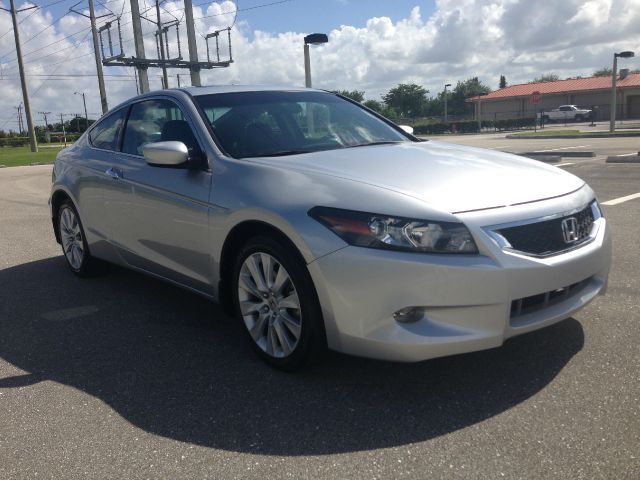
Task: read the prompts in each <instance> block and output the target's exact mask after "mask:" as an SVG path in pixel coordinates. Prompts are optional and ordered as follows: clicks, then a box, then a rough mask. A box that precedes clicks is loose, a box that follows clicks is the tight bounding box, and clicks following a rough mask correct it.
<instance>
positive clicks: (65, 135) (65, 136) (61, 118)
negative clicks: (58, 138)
mask: <svg viewBox="0 0 640 480" xmlns="http://www.w3.org/2000/svg"><path fill="white" fill-rule="evenodd" d="M60 124H61V125H62V138H63V140H64V146H65V147H66V146H67V132H65V130H64V118H63V117H62V113H61V114H60Z"/></svg>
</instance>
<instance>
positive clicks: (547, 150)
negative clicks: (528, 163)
mask: <svg viewBox="0 0 640 480" xmlns="http://www.w3.org/2000/svg"><path fill="white" fill-rule="evenodd" d="M590 146H591V145H577V146H575V147H560V148H548V149H546V150H534V151H533V153H543V152H557V151H558V150H571V149H572V148H587V147H590Z"/></svg>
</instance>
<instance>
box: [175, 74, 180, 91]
mask: <svg viewBox="0 0 640 480" xmlns="http://www.w3.org/2000/svg"><path fill="white" fill-rule="evenodd" d="M176 78H177V79H178V88H180V74H179V73H176Z"/></svg>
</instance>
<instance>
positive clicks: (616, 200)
mask: <svg viewBox="0 0 640 480" xmlns="http://www.w3.org/2000/svg"><path fill="white" fill-rule="evenodd" d="M635 198H640V193H634V194H632V195H627V196H626V197H620V198H614V199H613V200H609V201H608V202H602V205H618V204H619V203H624V202H628V201H629V200H633V199H635Z"/></svg>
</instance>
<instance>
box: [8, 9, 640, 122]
mask: <svg viewBox="0 0 640 480" xmlns="http://www.w3.org/2000/svg"><path fill="white" fill-rule="evenodd" d="M121 2H122V0H112V1H110V2H108V3H107V5H108V6H109V7H110V8H111V9H112V10H113V11H114V12H117V13H120V12H121V11H122V9H123V5H122V3H121ZM3 6H4V5H3ZM163 6H164V8H165V10H167V11H169V12H172V14H173V15H175V16H176V17H177V18H181V17H182V11H181V10H180V9H181V8H182V2H180V1H170V2H166V3H165V4H164V5H163ZM204 8H205V9H204V10H203V7H195V8H194V16H195V17H196V18H197V20H196V22H195V23H196V31H197V32H198V33H199V34H200V35H201V34H204V33H211V32H213V31H215V30H217V29H221V28H224V27H226V26H228V25H230V24H231V23H232V22H233V20H234V14H233V11H234V9H235V7H234V4H233V2H231V1H221V2H218V3H212V4H210V5H207V6H205V7H204ZM128 10H129V2H128V1H126V2H125V4H124V12H125V13H124V15H123V16H122V22H123V26H122V30H123V38H124V40H125V45H124V46H125V54H126V55H128V56H131V55H133V54H134V52H133V42H132V41H131V37H132V33H131V25H130V21H131V16H130V14H129V13H126V12H127V11H128ZM100 13H104V12H100ZM153 13H154V12H153V11H151V12H149V14H150V15H151V16H153ZM265 13H267V11H266V10H265ZM26 15H29V13H28V12H25V13H23V14H21V18H25V17H26ZM199 17H206V18H199ZM163 18H165V19H166V20H168V19H170V18H171V16H170V15H169V14H166V13H165V14H163ZM198 18H199V19H198ZM54 19H55V18H54V17H53V16H52V14H51V13H46V12H44V13H43V12H41V11H38V12H36V13H35V14H33V15H31V16H30V17H29V18H27V19H26V20H25V21H24V22H23V23H22V24H21V25H20V33H21V37H22V40H23V52H24V54H25V62H26V70H27V72H28V73H29V74H30V75H50V74H57V75H59V74H80V75H81V74H94V73H95V63H94V60H93V56H92V43H91V37H90V36H88V35H87V33H86V32H88V21H87V19H85V18H84V17H81V16H78V15H68V16H66V17H64V18H63V19H62V20H61V21H59V22H57V23H56V24H55V25H54V26H53V27H51V28H49V29H47V30H45V31H44V32H42V33H41V34H40V35H39V36H38V37H36V38H35V39H33V40H29V39H31V38H32V37H33V36H34V35H35V34H36V33H37V32H39V31H41V30H42V29H43V28H45V27H46V26H47V25H49V24H50V23H51V22H52V21H53V20H54ZM337 23H339V19H337ZM291 24H292V26H293V25H294V24H295V19H291ZM638 25H640V0H589V1H586V2H585V1H584V0H564V1H562V2H543V4H541V3H540V2H522V1H517V0H495V1H489V0H438V1H437V2H436V8H435V10H434V11H433V13H432V14H431V15H430V16H428V18H425V17H424V16H423V13H422V12H421V10H420V8H419V7H415V8H413V9H412V10H411V11H407V12H406V15H405V18H404V19H403V20H400V21H397V22H395V23H394V22H392V21H391V20H390V19H389V18H387V17H378V18H370V19H369V20H368V21H367V22H366V24H365V26H364V27H362V28H356V27H354V26H349V25H342V26H340V27H339V28H336V29H334V30H332V31H331V32H329V43H328V44H325V45H322V46H317V47H313V48H312V52H311V58H312V75H313V81H314V86H316V87H319V88H326V89H342V88H346V89H358V90H364V91H366V94H367V97H368V98H377V97H378V96H379V95H380V94H381V93H383V92H385V91H387V90H388V89H390V88H392V87H393V86H395V85H397V84H398V83H401V82H416V83H419V84H421V85H423V86H425V87H426V88H427V89H429V90H430V91H431V92H433V93H435V92H437V91H439V90H441V89H442V86H443V85H444V83H454V84H455V82H456V81H457V80H464V79H466V78H468V77H471V76H479V77H480V78H481V79H482V80H483V81H485V82H486V83H487V84H489V85H490V86H491V87H496V86H497V83H498V79H499V76H500V75H501V74H504V75H506V77H507V81H508V82H509V83H510V84H514V83H519V82H524V81H528V80H531V79H532V78H533V77H535V76H536V75H538V74H540V73H543V72H555V73H557V74H559V75H560V76H561V77H565V76H576V75H589V74H590V73H591V72H592V71H594V70H596V69H598V68H600V67H602V66H606V65H609V64H610V63H611V58H612V53H613V52H614V51H620V50H635V51H637V52H638V53H639V54H640V30H639V29H638ZM143 27H144V31H145V34H146V36H145V50H146V53H147V56H148V57H153V56H155V55H156V53H155V52H156V45H155V41H154V36H153V33H152V30H153V26H152V25H151V24H150V23H148V22H144V21H143ZM10 29H11V18H10V15H8V14H6V13H4V12H2V13H0V35H2V34H3V33H5V32H7V31H9V30H10ZM114 32H115V30H114ZM73 33H76V35H74V36H72V37H69V38H65V37H67V36H69V35H70V34H73ZM306 33H308V32H297V31H295V29H294V28H291V29H290V31H285V32H282V33H278V34H272V33H266V32H260V31H254V30H253V29H252V26H251V24H250V23H248V22H246V21H243V19H242V13H241V14H240V15H239V17H238V19H237V23H236V24H235V26H234V29H233V33H232V47H233V57H234V63H233V64H232V66H231V67H230V68H227V69H216V70H213V71H204V72H203V74H202V76H203V80H204V81H205V82H207V83H217V84H219V83H230V82H240V83H277V84H293V85H302V84H303V82H304V69H303V62H302V44H303V37H304V35H305V34H306ZM53 42H57V43H53ZM52 43H53V44H52ZM186 45H187V42H186V32H185V31H184V29H182V30H181V47H182V55H183V57H185V58H186V57H187V55H188V52H187V47H186ZM221 48H222V56H223V58H224V55H225V54H226V51H227V50H226V49H227V45H226V41H223V42H222V43H221ZM198 49H199V55H200V59H201V60H204V59H205V57H206V49H205V43H204V40H203V39H202V38H201V37H200V38H199V40H198ZM13 50H14V41H13V34H12V32H10V33H9V34H7V35H5V36H4V37H2V38H0V65H1V70H2V74H3V79H2V80H0V89H1V92H2V95H0V119H4V118H7V117H9V116H13V115H14V109H13V107H14V106H16V105H18V104H19V103H20V102H21V92H20V83H19V79H18V76H17V65H16V61H15V54H14V53H13ZM170 50H171V51H172V54H173V52H177V43H176V41H175V38H172V41H171V43H170ZM625 66H629V67H632V68H638V67H639V66H640V65H639V64H638V60H637V59H634V60H629V61H625ZM105 73H106V74H108V75H124V74H128V75H130V76H131V77H132V76H133V71H132V69H121V68H105ZM176 73H178V71H177V70H170V74H172V75H173V76H172V78H171V80H170V81H171V82H172V85H175V74H176ZM179 73H183V74H185V77H182V78H183V84H184V83H187V82H188V77H187V76H186V74H187V73H188V71H186V70H183V71H180V72H179ZM160 74H161V71H160V70H158V69H153V70H149V75H150V77H151V83H152V88H159V86H160V79H159V76H160ZM131 77H129V78H128V77H107V94H108V97H109V104H110V106H115V105H116V104H117V103H119V102H120V101H122V100H125V99H126V98H128V97H130V96H132V95H135V83H134V82H133V80H132V78H131ZM46 78H47V77H46V76H39V77H38V76H30V77H29V79H28V81H29V89H30V92H31V97H32V110H33V111H34V112H37V111H52V112H56V113H57V112H66V113H79V112H81V111H82V103H81V99H80V98H79V97H78V96H74V95H73V92H74V91H85V92H87V94H88V108H89V111H90V112H91V113H97V112H99V111H100V108H99V105H100V103H99V98H98V94H97V80H96V78H95V77H78V78H74V79H73V80H69V79H64V80H61V79H58V77H51V79H49V80H46ZM45 80H46V83H45ZM36 120H37V123H42V120H41V118H40V116H37V115H36ZM2 123H3V120H0V125H1V124H2ZM12 125H13V128H15V124H12Z"/></svg>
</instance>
